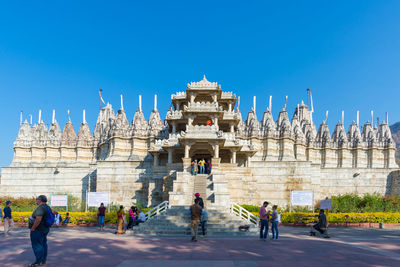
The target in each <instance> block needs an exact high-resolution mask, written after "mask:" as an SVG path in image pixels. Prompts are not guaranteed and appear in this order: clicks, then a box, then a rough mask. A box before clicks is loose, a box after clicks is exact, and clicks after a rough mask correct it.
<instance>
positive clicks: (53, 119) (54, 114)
mask: <svg viewBox="0 0 400 267" xmlns="http://www.w3.org/2000/svg"><path fill="white" fill-rule="evenodd" d="M55 121H56V110H55V109H53V117H52V118H51V124H54V123H55Z"/></svg>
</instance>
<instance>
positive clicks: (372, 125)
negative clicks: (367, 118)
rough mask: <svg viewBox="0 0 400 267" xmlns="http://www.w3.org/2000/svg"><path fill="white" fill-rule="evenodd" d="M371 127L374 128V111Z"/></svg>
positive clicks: (372, 112)
mask: <svg viewBox="0 0 400 267" xmlns="http://www.w3.org/2000/svg"><path fill="white" fill-rule="evenodd" d="M371 127H372V128H374V111H373V110H371Z"/></svg>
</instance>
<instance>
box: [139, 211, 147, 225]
mask: <svg viewBox="0 0 400 267" xmlns="http://www.w3.org/2000/svg"><path fill="white" fill-rule="evenodd" d="M138 212H139V216H138V217H137V224H139V223H144V222H145V221H146V214H144V212H143V211H142V210H141V209H139V210H138Z"/></svg>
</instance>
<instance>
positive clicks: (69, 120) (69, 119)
mask: <svg viewBox="0 0 400 267" xmlns="http://www.w3.org/2000/svg"><path fill="white" fill-rule="evenodd" d="M67 114H68V122H71V117H70V116H69V109H68V110H67Z"/></svg>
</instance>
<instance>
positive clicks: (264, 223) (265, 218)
mask: <svg viewBox="0 0 400 267" xmlns="http://www.w3.org/2000/svg"><path fill="white" fill-rule="evenodd" d="M268 204H269V203H268V201H264V203H263V205H262V206H261V207H260V211H259V214H260V240H264V241H265V240H266V239H267V237H268V222H269V215H270V212H269V211H268V212H267V210H266V208H267V206H268ZM264 230H265V231H264ZM263 232H264V233H263Z"/></svg>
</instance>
